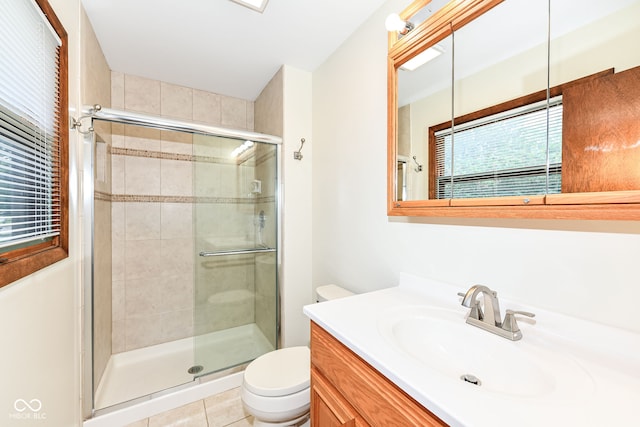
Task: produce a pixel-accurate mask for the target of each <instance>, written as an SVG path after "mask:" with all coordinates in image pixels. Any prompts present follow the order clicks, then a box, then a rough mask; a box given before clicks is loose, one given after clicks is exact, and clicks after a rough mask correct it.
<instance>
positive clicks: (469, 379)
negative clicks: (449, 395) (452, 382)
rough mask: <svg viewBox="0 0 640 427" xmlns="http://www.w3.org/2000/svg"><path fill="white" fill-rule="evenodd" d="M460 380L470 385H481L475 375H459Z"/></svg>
mask: <svg viewBox="0 0 640 427" xmlns="http://www.w3.org/2000/svg"><path fill="white" fill-rule="evenodd" d="M460 379H461V380H462V381H465V382H468V383H471V384H473V385H482V381H480V378H478V377H476V376H475V375H471V374H464V375H460Z"/></svg>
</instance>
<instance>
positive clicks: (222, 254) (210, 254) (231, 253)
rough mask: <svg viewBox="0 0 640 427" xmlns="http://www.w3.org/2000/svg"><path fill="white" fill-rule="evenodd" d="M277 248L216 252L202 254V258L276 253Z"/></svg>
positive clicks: (203, 252)
mask: <svg viewBox="0 0 640 427" xmlns="http://www.w3.org/2000/svg"><path fill="white" fill-rule="evenodd" d="M275 251H276V249H275V248H255V249H232V250H228V251H216V252H207V251H202V252H200V256H202V257H209V256H226V255H246V254H261V253H266V252H275Z"/></svg>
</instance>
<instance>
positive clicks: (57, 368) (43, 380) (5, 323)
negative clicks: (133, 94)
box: [0, 0, 82, 427]
mask: <svg viewBox="0 0 640 427" xmlns="http://www.w3.org/2000/svg"><path fill="white" fill-rule="evenodd" d="M49 3H50V4H51V5H52V6H53V8H54V10H55V12H56V14H57V16H58V18H59V19H60V20H61V22H62V24H63V26H64V27H65V29H66V31H67V33H68V35H69V87H70V94H69V105H70V109H71V113H70V114H72V115H74V116H77V114H76V112H75V110H76V109H77V106H78V105H79V101H78V100H79V97H80V93H79V79H80V73H79V67H80V62H79V49H80V47H79V46H80V45H79V34H80V32H79V26H80V24H79V22H80V18H79V17H80V15H79V12H80V2H79V0H49ZM69 145H70V147H69V151H70V173H69V183H70V188H71V191H70V208H69V214H70V233H69V247H70V253H69V258H67V259H65V260H63V261H60V262H58V263H56V264H54V265H52V266H50V267H48V268H45V269H44V270H41V271H39V272H37V273H34V274H32V275H30V276H28V277H27V278H25V279H22V280H19V281H17V282H15V283H13V284H11V285H9V286H6V287H4V288H2V289H0V338H1V340H2V351H0V379H1V380H0V382H1V385H0V425H2V426H20V427H27V426H55V427H64V426H74V425H78V423H79V421H80V333H81V326H80V301H81V300H80V295H81V293H80V272H81V265H80V262H81V247H80V241H81V240H80V237H81V236H80V234H79V230H78V228H77V226H74V225H75V224H79V222H80V219H81V218H80V212H79V199H78V195H79V188H78V185H79V184H78V178H77V177H78V176H79V174H80V171H79V170H78V167H79V162H78V159H79V158H80V156H81V154H82V153H81V148H80V146H79V140H78V139H77V134H76V133H75V132H70V142H69ZM17 399H24V400H25V401H27V402H29V401H32V400H33V399H38V400H40V401H41V403H42V407H41V408H40V410H39V411H36V412H31V411H29V410H27V411H24V412H18V411H16V409H15V408H14V403H15V401H16V400H17ZM34 404H35V403H34ZM20 416H21V417H24V418H17V417H20Z"/></svg>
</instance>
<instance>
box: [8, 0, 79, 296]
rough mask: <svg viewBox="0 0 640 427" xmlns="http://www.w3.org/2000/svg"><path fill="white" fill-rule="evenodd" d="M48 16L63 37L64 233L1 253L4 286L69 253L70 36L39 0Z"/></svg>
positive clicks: (61, 154) (60, 53)
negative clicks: (38, 242) (41, 241)
mask: <svg viewBox="0 0 640 427" xmlns="http://www.w3.org/2000/svg"><path fill="white" fill-rule="evenodd" d="M35 2H36V4H37V5H38V7H39V8H40V10H41V11H42V13H43V14H44V16H45V18H46V19H47V21H48V22H49V24H50V25H51V27H52V28H53V29H54V31H55V32H56V34H57V35H58V37H59V38H60V41H61V45H60V47H59V49H58V77H59V82H58V85H59V86H58V104H59V108H58V112H57V118H56V119H57V120H56V126H57V128H58V141H57V144H56V146H57V149H58V159H59V164H58V166H57V170H58V174H59V177H60V178H59V183H58V185H57V186H55V189H57V190H58V191H59V194H60V196H59V197H60V212H59V213H60V234H59V235H57V236H54V237H53V238H51V240H49V241H47V242H43V243H40V244H35V245H30V246H28V247H24V248H19V249H14V250H11V251H7V252H3V253H1V254H0V287H3V286H6V285H8V284H10V283H13V282H15V281H16V280H19V279H21V278H23V277H26V276H28V275H30V274H32V273H34V272H36V271H38V270H41V269H43V268H45V267H47V266H50V265H52V264H54V263H56V262H58V261H60V260H62V259H65V258H67V257H68V256H69V126H68V123H69V88H68V37H67V32H66V30H65V29H64V27H63V26H62V23H61V22H60V20H59V19H58V17H57V16H56V14H55V12H54V11H53V8H52V7H51V5H50V4H49V2H48V1H47V0H35Z"/></svg>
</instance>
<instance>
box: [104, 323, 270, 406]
mask: <svg viewBox="0 0 640 427" xmlns="http://www.w3.org/2000/svg"><path fill="white" fill-rule="evenodd" d="M194 343H195V345H194ZM194 347H197V353H196V352H195V348H194ZM271 350H273V346H272V345H271V344H270V343H269V341H268V340H267V339H266V337H265V336H264V335H263V334H262V332H261V331H260V329H259V328H258V327H257V326H256V325H255V324H254V323H252V324H249V325H243V326H238V327H235V328H231V329H225V330H223V331H217V332H211V333H209V334H206V335H200V336H198V337H195V338H194V337H190V338H183V339H180V340H177V341H171V342H167V343H163V344H158V345H154V346H150V347H145V348H140V349H136V350H131V351H126V352H123V353H118V354H114V355H112V356H111V357H110V358H109V362H108V363H107V367H106V368H105V371H104V374H103V375H102V379H101V380H100V383H99V385H98V388H97V390H96V396H95V402H94V409H95V410H101V409H105V408H108V407H111V406H113V405H119V404H122V403H124V402H128V401H132V400H135V399H138V398H140V397H143V396H148V395H151V394H154V393H158V392H160V391H162V390H166V389H170V388H173V387H176V386H179V385H182V384H187V383H190V382H192V381H193V380H194V375H192V374H190V373H189V369H190V368H192V367H193V366H202V367H203V369H202V371H201V374H205V375H206V374H208V373H212V372H218V371H222V370H225V369H228V368H231V367H233V366H237V365H241V364H244V363H246V362H248V361H250V360H253V359H255V358H256V357H258V356H260V355H261V354H264V353H266V352H269V351H271Z"/></svg>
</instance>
